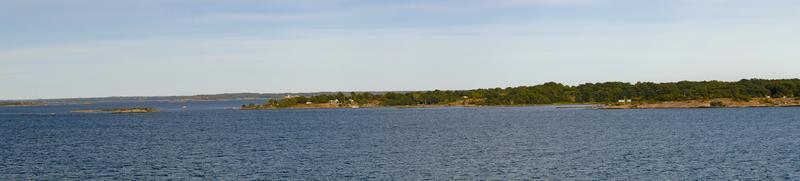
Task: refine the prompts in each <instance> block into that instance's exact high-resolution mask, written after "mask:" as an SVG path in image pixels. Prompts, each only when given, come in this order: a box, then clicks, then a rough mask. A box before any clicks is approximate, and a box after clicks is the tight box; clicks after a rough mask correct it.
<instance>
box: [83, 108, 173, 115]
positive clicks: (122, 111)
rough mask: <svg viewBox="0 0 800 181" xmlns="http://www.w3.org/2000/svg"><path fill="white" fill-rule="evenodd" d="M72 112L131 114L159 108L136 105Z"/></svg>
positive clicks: (150, 111)
mask: <svg viewBox="0 0 800 181" xmlns="http://www.w3.org/2000/svg"><path fill="white" fill-rule="evenodd" d="M72 112H75V113H112V114H130V113H155V112H159V110H158V109H155V108H148V107H135V108H114V109H90V110H74V111H72Z"/></svg>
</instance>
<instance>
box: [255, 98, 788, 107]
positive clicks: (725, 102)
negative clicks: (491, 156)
mask: <svg viewBox="0 0 800 181" xmlns="http://www.w3.org/2000/svg"><path fill="white" fill-rule="evenodd" d="M719 103H721V104H719ZM559 105H563V106H559ZM535 106H559V107H556V108H559V109H603V110H611V109H713V108H766V107H800V100H797V99H793V98H762V99H757V100H752V101H734V100H731V99H713V100H688V101H667V102H651V103H630V104H627V103H625V104H616V103H608V104H598V103H555V104H530V105H474V104H446V105H406V106H381V105H368V106H363V107H362V106H357V107H347V106H343V107H340V106H336V105H325V104H313V105H298V106H291V107H283V108H279V107H261V108H253V107H247V106H243V107H242V108H241V110H280V109H359V108H445V107H474V108H492V107H535Z"/></svg>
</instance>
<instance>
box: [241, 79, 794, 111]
mask: <svg viewBox="0 0 800 181" xmlns="http://www.w3.org/2000/svg"><path fill="white" fill-rule="evenodd" d="M798 94H800V79H779V80H766V79H743V80H740V81H737V82H724V81H681V82H669V83H652V82H638V83H635V84H632V83H625V82H605V83H587V84H581V85H578V86H569V85H564V84H561V83H555V82H549V83H545V84H541V85H535V86H520V87H509V88H493V89H475V90H454V91H450V90H448V91H442V90H434V91H414V92H388V93H380V94H373V93H368V92H361V93H359V92H351V93H341V92H340V93H336V94H323V95H316V96H288V97H286V98H284V99H280V100H269V101H268V102H266V103H265V104H250V105H242V109H245V110H259V109H278V108H362V107H381V106H397V107H428V106H525V105H545V104H601V105H605V106H601V107H598V108H620V109H625V108H703V107H768V106H798V105H800V98H798V96H797V95H798Z"/></svg>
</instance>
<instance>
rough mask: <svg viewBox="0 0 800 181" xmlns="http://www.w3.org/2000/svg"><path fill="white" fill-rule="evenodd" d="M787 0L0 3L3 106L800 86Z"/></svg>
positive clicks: (799, 5) (792, 5)
mask: <svg viewBox="0 0 800 181" xmlns="http://www.w3.org/2000/svg"><path fill="white" fill-rule="evenodd" d="M797 11H800V2H798V1H790V0H765V1H747V0H672V1H659V2H653V1H634V0H464V1H456V0H441V1H419V0H386V1H363V0H331V1H309V0H297V1H284V0H265V1H253V0H232V1H218V0H200V1H187V0H143V1H135V2H129V1H101V0H78V1H44V0H10V1H4V2H0V23H2V24H3V28H0V42H2V43H0V85H3V86H2V88H1V89H0V100H16V99H49V98H76V97H108V96H177V95H198V94H218V93H242V92H253V93H287V92H329V91H333V92H336V91H346V92H349V91H414V90H434V89H440V90H465V89H478V88H493V87H513V86H524V85H536V84H541V83H545V82H551V81H552V82H559V83H565V84H569V85H577V84H582V83H587V82H607V81H622V82H639V81H641V82H676V81H682V80H691V81H703V80H721V81H737V80H740V79H749V78H763V79H788V78H798V77H800V73H798V71H797V70H796V68H797V67H800V60H796V57H798V53H797V52H796V50H794V47H795V45H796V44H797V43H796V42H800V41H798V40H800V37H798V36H796V32H798V31H799V30H800V22H798V21H796V20H797V19H800V14H797V13H795V12H797Z"/></svg>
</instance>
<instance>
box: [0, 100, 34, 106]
mask: <svg viewBox="0 0 800 181" xmlns="http://www.w3.org/2000/svg"><path fill="white" fill-rule="evenodd" d="M40 105H43V104H42V103H39V102H30V101H2V102H0V107H20V106H40Z"/></svg>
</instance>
